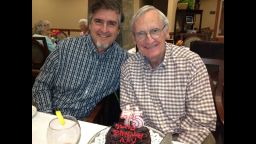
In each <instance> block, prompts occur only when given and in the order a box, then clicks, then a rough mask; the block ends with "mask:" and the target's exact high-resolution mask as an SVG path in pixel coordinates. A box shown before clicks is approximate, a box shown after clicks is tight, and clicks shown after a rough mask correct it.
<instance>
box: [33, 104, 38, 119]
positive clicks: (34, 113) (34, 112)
mask: <svg viewBox="0 0 256 144" xmlns="http://www.w3.org/2000/svg"><path fill="white" fill-rule="evenodd" d="M36 113H37V109H36V107H35V106H33V105H32V118H33V117H34V116H35V115H36Z"/></svg>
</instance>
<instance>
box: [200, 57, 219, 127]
mask: <svg viewBox="0 0 256 144" xmlns="http://www.w3.org/2000/svg"><path fill="white" fill-rule="evenodd" d="M202 60H203V62H204V63H205V65H206V68H207V70H208V73H209V77H210V83H211V88H212V93H213V98H214V103H215V108H216V111H217V116H218V120H219V121H220V122H221V124H222V125H224V60H219V59H209V58H202Z"/></svg>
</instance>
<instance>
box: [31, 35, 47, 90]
mask: <svg viewBox="0 0 256 144" xmlns="http://www.w3.org/2000/svg"><path fill="white" fill-rule="evenodd" d="M38 41H42V42H41V43H42V44H43V45H42V44H41V43H40V42H38ZM48 55H49V50H48V47H47V43H46V39H45V37H32V85H33V83H34V80H35V78H36V76H37V75H38V74H39V72H40V68H41V67H42V65H43V64H44V61H45V59H46V58H47V56H48Z"/></svg>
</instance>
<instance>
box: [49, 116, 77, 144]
mask: <svg viewBox="0 0 256 144" xmlns="http://www.w3.org/2000/svg"><path fill="white" fill-rule="evenodd" d="M63 118H64V120H65V124H64V125H61V123H60V121H59V120H58V118H54V119H52V120H51V121H50V123H49V126H48V129H47V142H48V144H78V142H79V140H80V136H81V128H80V125H79V123H78V121H77V119H76V118H75V117H73V116H68V115H64V116H63Z"/></svg>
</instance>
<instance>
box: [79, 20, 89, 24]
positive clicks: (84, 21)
mask: <svg viewBox="0 0 256 144" xmlns="http://www.w3.org/2000/svg"><path fill="white" fill-rule="evenodd" d="M78 23H79V25H88V21H87V19H80V20H79V21H78Z"/></svg>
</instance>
